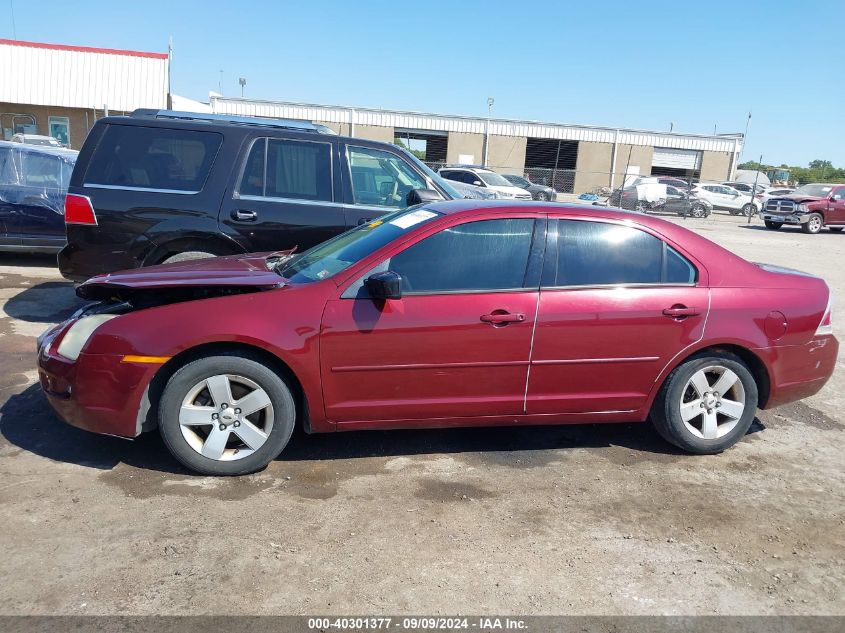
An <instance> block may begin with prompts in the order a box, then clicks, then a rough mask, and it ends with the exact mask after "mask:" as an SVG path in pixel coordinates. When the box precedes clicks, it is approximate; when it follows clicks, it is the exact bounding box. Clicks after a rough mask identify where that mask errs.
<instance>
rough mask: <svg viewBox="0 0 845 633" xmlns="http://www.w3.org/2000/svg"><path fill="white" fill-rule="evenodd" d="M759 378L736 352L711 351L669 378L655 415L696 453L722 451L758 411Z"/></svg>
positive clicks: (661, 428) (669, 434)
mask: <svg viewBox="0 0 845 633" xmlns="http://www.w3.org/2000/svg"><path fill="white" fill-rule="evenodd" d="M757 397H758V396H757V384H756V383H755V382H754V377H753V376H752V375H751V372H750V371H748V368H747V367H746V366H745V364H744V363H743V362H742V361H741V360H740V359H739V358H737V357H736V356H734V355H733V354H727V353H725V354H722V353H715V352H714V353H708V354H706V355H702V356H697V357H694V358H691V359H690V360H688V361H686V362H685V363H683V364H682V365H681V366H679V367H678V368H676V369H675V370H674V371H673V372H672V373H671V374H670V375H669V377H668V378H667V379H666V382H665V383H664V384H663V387H661V389H660V393H659V394H658V396H657V399H656V400H655V403H654V408H653V409H652V414H651V420H652V423H653V424H654V427H655V428H656V429H657V431H658V433H660V435H661V436H663V438H664V439H665V440H667V441H668V442H671V443H672V444H674V445H675V446H678V447H679V448H682V449H684V450H686V451H689V452H691V453H698V454H713V453H720V452H722V451H723V450H725V449H726V448H728V447H730V446H733V445H734V444H736V442H738V441H739V440H740V438H742V436H743V435H745V433H746V432H747V431H748V427H749V426H751V422H752V421H753V420H754V415H755V414H756V412H757Z"/></svg>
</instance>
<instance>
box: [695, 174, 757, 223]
mask: <svg viewBox="0 0 845 633" xmlns="http://www.w3.org/2000/svg"><path fill="white" fill-rule="evenodd" d="M692 194H693V195H695V196H697V197H699V198H701V199H702V200H707V202H709V203H710V204H712V205H713V208H714V209H721V210H723V211H728V212H730V214H731V215H739V214H742V215H754V214H755V213H759V212H760V209H762V208H763V204H762V203H761V202H760V200H758V199H755V198H753V197H752V196H751V194H748V193H743V192H741V191H737V190H736V189H734V188H733V187H728V186H727V185H723V184H721V183H718V182H712V183H711V182H700V183H698V184H697V185H695V187H693V189H692Z"/></svg>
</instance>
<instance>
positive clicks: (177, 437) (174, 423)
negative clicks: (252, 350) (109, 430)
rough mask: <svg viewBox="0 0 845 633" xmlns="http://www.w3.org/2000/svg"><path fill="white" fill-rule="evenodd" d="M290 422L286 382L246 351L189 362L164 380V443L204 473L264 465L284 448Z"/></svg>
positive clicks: (292, 418)
mask: <svg viewBox="0 0 845 633" xmlns="http://www.w3.org/2000/svg"><path fill="white" fill-rule="evenodd" d="M218 400H219V402H218ZM238 405H241V406H243V411H242V410H241V409H240V408H239V407H238ZM253 409H254V410H253ZM248 411H249V412H248ZM206 420H207V421H206ZM295 422H296V405H295V404H294V400H293V395H292V394H291V390H290V389H289V388H288V386H287V384H285V382H284V380H282V379H281V378H280V377H279V375H278V374H276V372H274V371H273V370H272V369H270V368H269V367H267V366H266V365H265V364H264V363H262V362H261V361H260V360H258V359H256V358H252V357H250V356H248V355H246V354H244V355H239V354H236V353H233V354H217V355H214V356H205V357H203V358H199V359H197V360H194V361H192V362H190V363H188V364H187V365H185V366H184V367H182V368H181V369H179V370H178V371H177V372H176V373H175V374H173V376H172V377H171V378H170V380H168V382H167V386H166V387H165V388H164V392H163V393H162V396H161V401H160V403H159V432H160V433H161V437H162V439H163V440H164V443H165V445H166V446H167V448H168V449H169V450H170V452H171V454H172V455H173V457H175V458H176V459H177V460H178V461H179V462H180V463H181V464H182V465H183V466H185V467H186V468H189V469H190V470H192V471H194V472H197V473H201V474H203V475H217V476H219V475H244V474H246V473H252V472H255V471H257V470H261V469H263V468H264V467H265V466H267V464H269V463H270V462H271V461H272V460H273V459H275V458H276V457H277V456H278V455H279V453H281V452H282V450H283V449H284V448H285V446H286V445H287V443H288V441H289V440H290V436H291V433H293V427H294V424H295Z"/></svg>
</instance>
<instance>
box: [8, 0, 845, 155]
mask: <svg viewBox="0 0 845 633" xmlns="http://www.w3.org/2000/svg"><path fill="white" fill-rule="evenodd" d="M12 5H13V6H14V9H15V13H14V16H15V30H16V34H17V38H18V39H22V40H32V41H44V42H54V43H62V44H76V45H87V46H99V47H106V48H130V49H139V50H150V51H166V50H167V41H168V37H169V36H171V35H172V36H173V42H174V63H173V73H172V81H173V91H174V92H175V93H177V94H182V95H185V96H188V97H192V98H195V99H202V100H207V96H208V91H209V90H217V89H218V84H219V82H220V78H221V73H220V70H223V73H222V87H223V92H224V94H228V95H239V94H240V87H239V86H238V83H237V81H238V77H239V76H243V77H246V78H247V86H246V93H245V94H246V96H248V97H253V98H260V99H278V100H286V101H305V102H312V103H327V104H340V105H355V106H367V107H384V108H396V109H405V110H421V111H428V112H441V113H447V114H465V115H481V116H483V115H485V114H486V109H487V106H486V100H487V97H488V96H492V97H494V98H495V100H496V102H495V106H494V116H500V117H504V118H518V119H536V120H542V121H555V122H565V123H580V124H588V125H607V126H620V127H633V128H646V129H655V130H668V129H669V124H670V122H671V123H674V129H675V130H676V131H682V132H698V133H712V132H713V128H714V126H716V129H717V130H718V131H719V132H737V131H739V132H741V131H743V130H744V128H745V123H746V117H747V114H748V112H749V110H750V111H751V112H752V113H753V116H752V119H751V125H750V129H749V137H748V146H747V149H746V151H745V152H744V155H743V159H748V158H755V159H756V158H758V157H759V156H760V154H761V153H762V154H763V159H764V162H769V163H776V164H780V163H782V162H785V163H789V164H799V165H803V164H806V163H807V162H809V161H810V160H813V159H816V158H821V159H827V160H831V161H833V163H834V164H835V165H838V166H845V2H843V1H842V0H830V1H828V0H807V1H804V2H795V1H791V0H789V1H787V0H780V1H778V0H770V1H768V2H764V1H759V2H757V1H750V0H744V1H737V0H733V1H731V2H725V1H722V0H711V1H710V2H706V3H703V2H687V1H686V0H675V1H674V2H671V3H670V2H647V1H642V2H636V3H635V2H629V1H624V0H623V1H602V0H590V1H589V2H572V1H567V0H560V1H558V2H541V1H537V2H530V1H527V0H523V1H521V2H516V1H512V2H499V1H496V0H486V1H475V0H466V1H463V2H462V1H459V0H449V1H447V2H440V1H428V2H401V1H400V0H393V1H389V0H387V1H386V0H377V1H371V2H368V1H366V0H357V1H347V2H343V1H337V2H335V1H328V0H309V1H302V0H300V1H297V2H291V1H287V0H284V1H281V0H280V1H276V2H263V1H259V0H250V1H246V0H241V1H240V2H219V1H215V0H208V1H206V2H194V1H190V2H189V1H174V0H171V1H169V2H161V1H159V0H145V1H144V2H142V3H125V2H122V3H117V2H114V1H113V0H109V1H108V2H106V1H102V0H90V1H87V2H86V1H84V0H80V1H79V2H62V1H59V0H54V1H41V0H0V37H5V38H11V37H12V36H13V32H12V19H11V11H10V7H11V6H12Z"/></svg>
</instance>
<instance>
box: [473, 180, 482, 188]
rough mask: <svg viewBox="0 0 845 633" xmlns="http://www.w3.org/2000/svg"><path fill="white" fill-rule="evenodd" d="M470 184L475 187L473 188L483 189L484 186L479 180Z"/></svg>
mask: <svg viewBox="0 0 845 633" xmlns="http://www.w3.org/2000/svg"><path fill="white" fill-rule="evenodd" d="M472 184H473V186H475V187H483V186H484V183H483V182H481V181H480V180H473V181H472Z"/></svg>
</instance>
